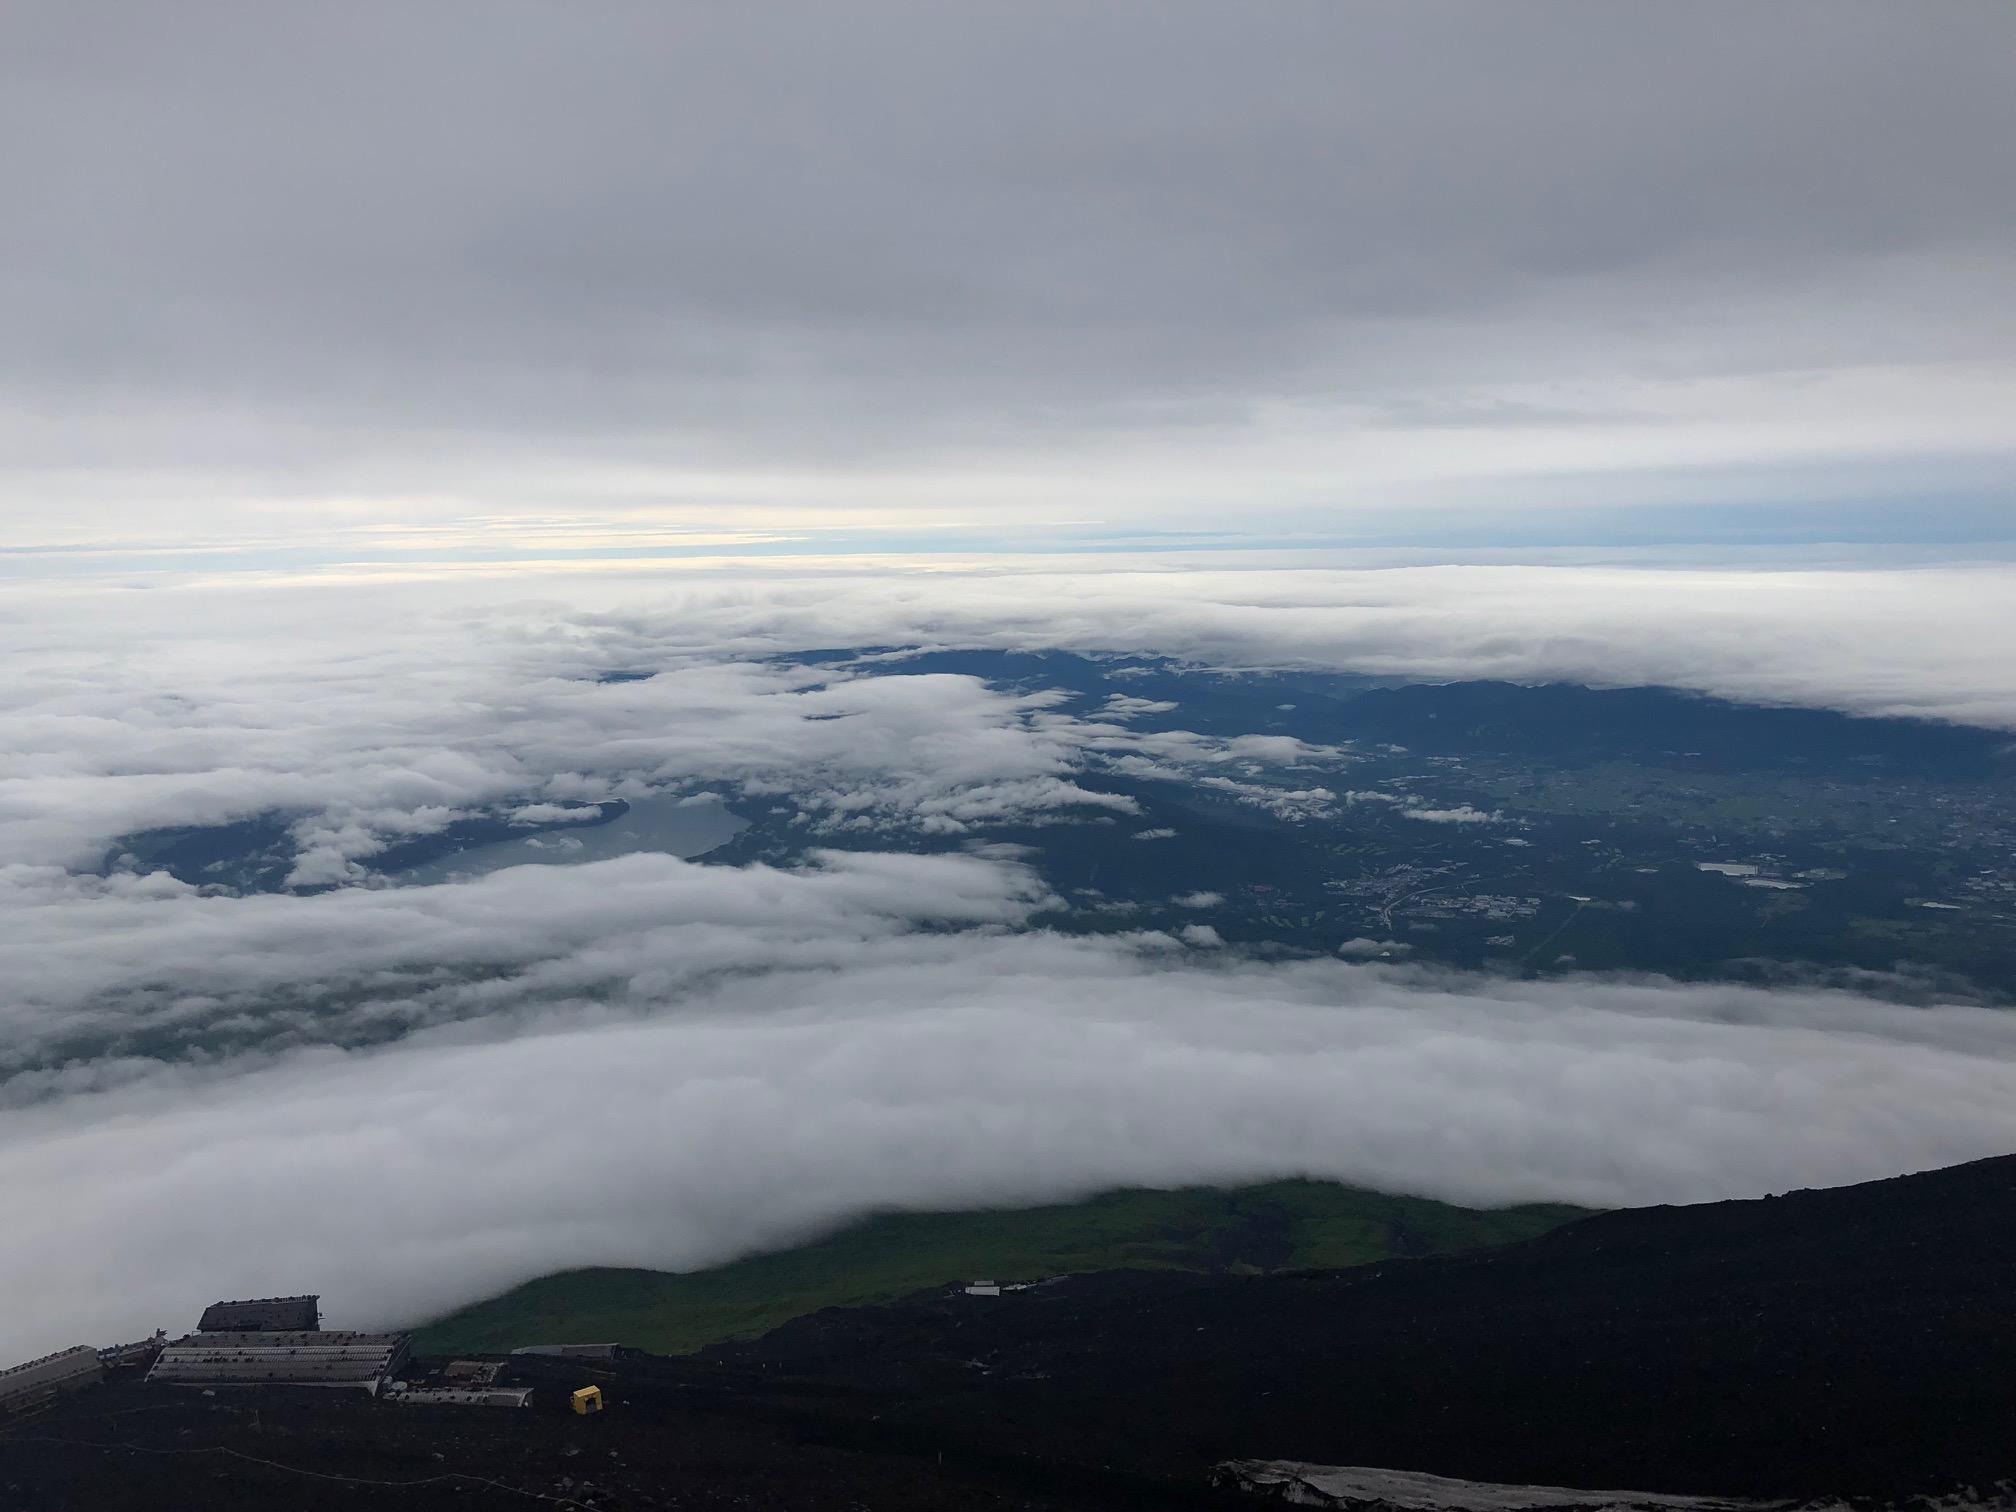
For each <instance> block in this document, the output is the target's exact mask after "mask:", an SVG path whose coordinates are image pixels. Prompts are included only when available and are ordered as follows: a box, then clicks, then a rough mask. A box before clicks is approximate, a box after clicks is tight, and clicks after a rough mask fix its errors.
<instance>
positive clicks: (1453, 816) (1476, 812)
mask: <svg viewBox="0 0 2016 1512" xmlns="http://www.w3.org/2000/svg"><path fill="white" fill-rule="evenodd" d="M1395 812H1397V813H1398V814H1399V815H1400V817H1401V818H1402V819H1421V820H1425V821H1426V822H1428V823H1430V824H1498V823H1501V822H1503V820H1504V817H1505V816H1504V815H1502V814H1500V813H1497V812H1495V811H1493V812H1490V813H1486V812H1485V811H1484V810H1483V809H1480V808H1472V807H1471V806H1470V805H1469V804H1467V803H1459V804H1457V805H1456V807H1454V808H1440V809H1438V808H1415V807H1412V806H1409V807H1407V808H1403V809H1398V810H1395Z"/></svg>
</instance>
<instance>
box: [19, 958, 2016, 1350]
mask: <svg viewBox="0 0 2016 1512" xmlns="http://www.w3.org/2000/svg"><path fill="white" fill-rule="evenodd" d="M951 943H953V944H954V945H955V946H956V949H954V950H952V951H951V952H949V953H947V954H946V955H944V956H942V957H940V958H937V959H931V960H916V959H909V958H906V957H905V956H904V955H903V953H901V952H900V951H899V952H890V953H888V954H887V955H886V956H885V955H883V954H882V953H880V952H879V951H878V950H876V949H867V950H864V951H862V952H861V953H860V954H859V956H858V957H857V959H856V960H855V962H854V964H852V965H851V966H850V967H849V968H847V969H846V970H844V971H827V972H820V973H791V972H781V973H776V974H769V975H757V976H748V977H743V978H739V979H733V980H727V981H722V982H720V983H718V984H717V985H716V986H715V987H713V988H712V989H711V990H709V991H705V992H700V993H694V994H688V995H687V996H686V998H685V999H684V1001H683V1002H682V1004H681V1005H680V1009H679V1011H678V1012H677V1013H676V1014H671V1015H666V1016H652V1015H648V1014H647V1015H645V1016H641V1017H639V1018H637V1019H635V1020H633V1021H630V1022H623V1023H613V1024H605V1025H604V1026H602V1027H599V1028H592V1029H581V1028H579V1027H573V1028H572V1029H571V1030H568V1029H566V1028H565V1027H564V1026H567V1025H569V1024H570V1023H574V1024H578V1021H570V1020H569V1019H568V1018H567V1016H566V1009H565V1006H564V1005H561V1006H556V1008H555V1010H554V1013H555V1017H554V1020H553V1023H554V1025H555V1027H556V1030H559V1031H560V1032H551V1033H534V1034H521V1035H520V1036H519V1037H516V1038H513V1039H509V1040H505V1041H498V1042H486V1043H477V1044H451V1045H434V1046H427V1047H423V1048H417V1049H416V1048H405V1049H401V1050H397V1051H393V1052H389V1053H348V1054H346V1053H339V1052H334V1051H327V1050H324V1051H317V1052H310V1053H304V1054H302V1055H300V1056H298V1057H296V1058H294V1059H291V1060H289V1061H287V1062H285V1063H282V1064H278V1065H271V1066H268V1067H266V1068H265V1069H262V1070H259V1071H257V1072H253V1073H250V1074H246V1075H242V1076H238V1077H235V1078H230V1079H228V1080H222V1081H220V1080H216V1079H213V1078H209V1077H204V1076H195V1075H191V1074H190V1073H187V1072H182V1071H177V1070H173V1069H164V1070H162V1071H160V1072H159V1073H158V1074H157V1075H156V1076H155V1077H153V1078H152V1079H150V1080H148V1081H145V1082H142V1083H139V1084H135V1085H131V1086H127V1087H125V1088H122V1089H120V1090H118V1091H116V1092H112V1093H104V1094H98V1095H94V1096H85V1097H77V1098H71V1099H67V1100H63V1101H60V1102H57V1103H54V1104H51V1105H47V1106H44V1107H40V1108H35V1109H29V1110H17V1111H15V1112H12V1113H8V1114H4V1115H0V1192H4V1193H5V1194H6V1197H7V1202H8V1208H9V1211H10V1213H11V1214H13V1215H14V1216H13V1218H12V1220H11V1221H10V1222H9V1224H8V1225H7V1229H6V1232H5V1234H4V1236H0V1293H4V1294H5V1295H7V1296H10V1297H17V1298H20V1297H33V1298H34V1299H35V1305H34V1306H33V1307H32V1308H20V1309H10V1310H9V1313H8V1315H7V1317H6V1318H5V1320H4V1328H5V1331H4V1333H0V1353H5V1352H8V1351H12V1352H13V1353H15V1354H21V1353H25V1352H31V1351H33V1350H35V1349H37V1348H40V1347H42V1346H45V1345H46V1346H55V1345H60V1344H64V1343H68V1342H71V1341H73V1340H74V1339H76V1338H96V1337H105V1338H109V1337H111V1336H112V1335H114V1334H120V1335H124V1334H128V1333H131V1332H133V1331H134V1330H136V1329H146V1328H151V1327H154V1326H157V1325H166V1326H170V1327H180V1326H183V1325H184V1324H186V1323H187V1322H188V1321H189V1320H190V1319H191V1318H192V1317H193V1316H194V1312H195V1310H196V1308H197V1307H199V1306H200V1305H201V1304H202V1303H205V1302H208V1301H212V1300H215V1298H217V1297H219V1296H233V1295H245V1294H248V1293H259V1292H265V1291H270V1290H275V1289H278V1290H292V1289H295V1288H302V1289H311V1290H320V1291H322V1292H324V1293H325V1294H326V1296H327V1299H328V1300H327V1306H328V1310H329V1314H330V1317H331V1319H332V1321H334V1322H340V1323H345V1324H379V1323H392V1322H400V1321H411V1320H414V1319H416V1318H419V1317H421V1316H424V1315H427V1314H430V1313H434V1312H436V1311H438V1310H441V1309H445V1308H447V1307H450V1306H452V1305H454V1304H456V1303H458V1302H462V1301H466V1300H469V1299H472V1298H474V1297H476V1296H479V1295H483V1294H486V1293H488V1292H491V1291H493V1290H495V1289H498V1288H501V1287H503V1286H505V1285H508V1284H510V1283H512V1282H514V1281H517V1280H520V1279H523V1278H525V1277H528V1276H531V1275H534V1274H538V1273H541V1272H544V1271H547V1270H552V1269H556V1268H560V1267H565V1266H577V1265H593V1264H615V1265H649V1266H664V1267H686V1266H696V1265H704V1264H707V1263H710V1262H714V1261H719V1260H723V1259H726V1258H728V1257H730V1256H732V1255H735V1254H738V1253H742V1252H745V1251H747V1250H749V1249H751V1248H753V1247H759V1246H763V1245H774V1244H778V1243H782V1242H787V1241H789V1240H791V1239H793V1238H796V1237H799V1236H802V1235H805V1234H807V1233H810V1232H813V1231H815V1230H817V1229H818V1228H820V1227H821V1226H822V1225H827V1224H830V1223H832V1222H835V1221H838V1220H840V1219H842V1218H844V1217H846V1216H848V1215H850V1214H855V1213H859V1212H862V1211H864V1210H867V1209H870V1208H873V1207H877V1206H885V1205H898V1206H933V1205H945V1206H959V1205H975V1204H986V1203H1012V1202H1033V1201H1042V1200H1049V1199H1055V1198H1060V1197H1066V1196H1069V1195H1071V1194H1073V1193H1079V1192H1086V1191H1090V1190H1094V1189H1097V1188H1100V1187H1104V1186H1109V1185H1113V1184H1117V1183H1149V1184H1181V1183H1187V1182H1200V1181H1205V1182H1235V1181H1242V1180H1249V1179H1255V1178H1260V1177H1268V1176H1278V1175H1282V1174H1287V1173H1291V1172H1301V1173H1307V1174H1310V1175H1316V1176H1326V1177H1336V1178H1340V1179H1343V1180H1348V1181H1354V1182H1362V1183H1366V1184H1370V1185H1373V1186H1378V1187H1383V1188H1387V1189H1392V1190H1400V1191H1408V1192H1419V1193H1428V1194H1433V1195H1437V1196H1442V1197H1446V1198H1451V1199H1454V1200H1457V1201H1463V1202H1471V1203H1503V1202H1512V1201H1520V1200H1529V1199H1541V1198H1555V1199H1568V1200H1573V1201H1579V1202H1586V1203H1594V1204H1623V1203H1641V1202H1662V1201H1663V1202H1688V1201H1700V1200H1706V1199H1711V1198H1720V1197H1731V1196H1743V1195H1754V1194H1758V1193H1762V1192H1766V1191H1773V1190H1783V1189H1786V1188H1791V1187H1797V1186H1803V1185H1815V1184H1829V1183H1838V1182H1847V1181H1854V1180H1858V1179H1864V1178H1873V1177H1879V1176H1887V1175H1891V1174H1895V1173H1897V1172H1900V1171H1907V1170H1912V1169H1918V1168H1925V1167H1931V1166H1936V1165H1940V1164H1944V1163H1948V1162H1952V1161H1958V1160H1963V1159H1967V1158H1970V1157H1975V1156H1982V1155H1989V1154H1995V1153H2001V1152H2004V1151H2007V1150H2010V1149H2012V1148H2016V1019H2012V1018H2010V1017H2009V1016H2007V1015H2000V1014H1996V1013H1992V1012H1986V1011H1980V1010H1969V1009H1938V1010H1923V1009H1917V1010H1908V1009H1900V1008H1894V1007H1889V1006H1886V1005H1881V1004H1875V1003H1870V1002H1865V1001H1860V1000H1856V999H1852V998H1847V997H1843V996H1838V995H1829V994H1801V993H1767V992H1759V991H1748V990H1742V989H1734V988H1705V987H1675V986H1670V985H1666V986H1662V985H1656V984H1652V985H1628V984H1615V983H1607V984H1606V983H1596V982H1587V983H1556V984H1508V983H1501V982H1491V981H1484V980H1477V979H1445V980H1438V979H1434V978H1429V977H1414V976H1409V975H1406V974H1395V973H1393V972H1391V971H1390V970H1389V971H1382V970H1381V969H1380V968H1376V967H1364V966H1352V965H1347V964H1344V963H1334V962H1321V963H1307V964H1302V965H1296V966H1271V967H1270V966H1261V965H1255V964H1251V963H1234V964H1231V965H1228V966H1224V967H1220V968H1217V969H1212V968H1208V967H1201V966H1197V965H1194V964H1191V962H1193V961H1195V960H1196V959H1198V958H1197V957H1195V956H1191V955H1189V954H1188V953H1187V952H1182V951H1181V949H1180V947H1176V946H1174V945H1173V943H1171V942H1167V941H1164V940H1161V939H1160V938H1159V937H1149V938H1142V939H1136V940H1131V941H1130V940H1111V939H1107V940H1082V939H1079V940H1067V939H1061V938H1057V937H1052V936H1048V935H1043V934H1020V935H1012V936H995V937H985V936H978V937H976V936H961V937H956V938H954V939H953V940H952V942H951ZM1178 956H1181V957H1182V958H1183V959H1182V960H1181V962H1180V963H1178V962H1177V961H1176V960H1174V959H1172V958H1174V957H1178ZM1212 959H1216V957H1212Z"/></svg>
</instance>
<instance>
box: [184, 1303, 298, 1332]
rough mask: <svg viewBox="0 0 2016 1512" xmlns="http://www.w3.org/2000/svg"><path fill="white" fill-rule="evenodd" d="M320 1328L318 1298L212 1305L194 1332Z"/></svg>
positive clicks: (205, 1311) (274, 1330)
mask: <svg viewBox="0 0 2016 1512" xmlns="http://www.w3.org/2000/svg"><path fill="white" fill-rule="evenodd" d="M321 1326H322V1299H321V1298H320V1297H258V1298H254V1299H253V1300H252V1301H250V1302H212V1303H211V1304H210V1305H209V1306H208V1307H206V1308H204V1309H203V1320H202V1321H201V1322H200V1323H198V1324H197V1325H196V1328H197V1331H198V1332H199V1333H313V1332H314V1331H315V1330H316V1329H318V1328H320V1327H321Z"/></svg>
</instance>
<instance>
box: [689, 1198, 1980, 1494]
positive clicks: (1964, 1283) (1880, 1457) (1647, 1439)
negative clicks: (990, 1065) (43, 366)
mask: <svg viewBox="0 0 2016 1512" xmlns="http://www.w3.org/2000/svg"><path fill="white" fill-rule="evenodd" d="M710 1354H711V1355H712V1356H714V1357H716V1358H719V1359H720V1360H721V1361H722V1362H723V1363H724V1364H725V1363H729V1362H736V1363H743V1364H756V1363H759V1362H760V1363H762V1364H764V1365H765V1366H766V1367H767V1368H768V1369H769V1370H770V1371H772V1372H775V1374H774V1376H773V1379H775V1380H776V1381H777V1388H776V1389H777V1390H778V1391H779V1392H780V1393H782V1394H787V1395H788V1393H789V1391H790V1387H789V1385H788V1384H787V1379H786V1378H787V1377H788V1378H794V1379H796V1380H797V1381H800V1382H803V1383H804V1384H805V1386H806V1387H807V1389H808V1391H809V1390H811V1389H815V1388H825V1389H834V1388H837V1389H839V1390H841V1391H844V1393H845V1395H846V1396H847V1397H848V1398H851V1399H853V1400H854V1401H856V1402H857V1403H858V1404H859V1405H860V1408H861V1410H862V1411H863V1412H872V1413H876V1414H880V1415H881V1419H882V1421H883V1422H884V1423H885V1425H891V1426H895V1425H902V1426H905V1427H909V1428H915V1429H918V1430H924V1431H928V1432H931V1433H939V1434H944V1435H947V1436H949V1437H950V1438H951V1439H953V1440H955V1441H957V1440H965V1441H968V1442H972V1443H974V1444H976V1445H984V1446H988V1447H992V1448H995V1449H1002V1450H1012V1451H1017V1452H1022V1453H1029V1454H1036V1455H1043V1456H1056V1457H1061V1458H1065V1459H1071V1460H1078V1461H1082V1462H1089V1463H1092V1464H1112V1465H1114V1466H1115V1467H1125V1468H1129V1469H1133V1470H1136V1471H1140V1472H1145V1473H1147V1474H1150V1475H1155V1476H1174V1477H1178V1478H1184V1477H1189V1476H1195V1475H1198V1474H1200V1473H1201V1472H1202V1471H1203V1470H1204V1468H1205V1467H1206V1466H1207V1465H1208V1464H1209V1463H1210V1462H1212V1461H1214V1460H1218V1459H1222V1458H1228V1457H1235V1456H1237V1457H1270V1458H1271V1457H1280V1458H1292V1459H1301V1460H1310V1461H1316V1462H1321V1463H1329V1464H1370V1465H1385V1466H1392V1467H1399V1468H1405V1469H1415V1470H1424V1471H1430V1472H1434V1473H1437V1474H1443V1475H1455V1476H1466V1477H1474V1478H1478V1479H1489V1480H1511V1481H1532V1482H1546V1483H1552V1484H1557V1485H1562V1484H1565V1485H1578V1486H1618V1485H1622V1486H1635V1487H1640V1488H1648V1489H1657V1490H1676V1491H1677V1490H1695V1491H1703V1492H1726V1493H1739V1494H1740V1493H1750V1494H1794V1495H1808V1494H1813V1495H1817V1494H1824V1493H1845V1494H1853V1493H1867V1494H1896V1493H1904V1492H1909V1491H1923V1490H1929V1489H1937V1488H1941V1487H1944V1486H1947V1485H1950V1484H1952V1483H1954V1482H1972V1483H1974V1484H1977V1485H1980V1486H1983V1487H1984V1488H1985V1487H1986V1486H1987V1485H1988V1484H1989V1483H1991V1482H1993V1481H1995V1480H1998V1479H2001V1478H2005V1477H2016V1158H2005V1159H1997V1160H1989V1161H1981V1162H1977V1163H1975V1164H1972V1165H1967V1166H1961V1167H1956V1168H1954V1169H1951V1170H1946V1171H1940V1172H1934V1173H1931V1174H1927V1175H1921V1176H1911V1177H1904V1178H1900V1179H1897V1180H1893V1181H1883V1182H1875V1183H1870V1184H1867V1185H1863V1186H1857V1187H1848V1188H1840V1189H1834V1190H1829V1191H1817V1192H1797V1193H1793V1194H1790V1195H1787V1196H1784V1197H1779V1198H1772V1199H1766V1200H1763V1201H1757V1202H1740V1203H1720V1204H1712V1205H1705V1206H1698V1207H1687V1208H1652V1209H1641V1210H1636V1211H1630V1212H1622V1213H1615V1214H1608V1215H1604V1216H1600V1217H1594V1218H1590V1219H1586V1220H1584V1221H1582V1222H1580V1223H1576V1224H1573V1225H1570V1226H1569V1227H1567V1228H1565V1229H1561V1230H1559V1231H1557V1232H1556V1233H1554V1234H1551V1235H1548V1236H1546V1237H1544V1238H1541V1239H1538V1240H1534V1241H1531V1242H1529V1243H1526V1244H1522V1245H1516V1246H1512V1247H1510V1248H1507V1249H1502V1250H1497V1251H1491V1252H1487V1253H1485V1254H1483V1255H1479V1256H1476V1257H1469V1258H1457V1259H1446V1260H1415V1261H1400V1262H1392V1263H1387V1264H1383V1265H1378V1266H1371V1267H1364V1268H1360V1269H1356V1270H1350V1271H1335V1272H1320V1273H1303V1274H1299V1275H1293V1276H1270V1277H1258V1278H1245V1279H1240V1278H1230V1277H1208V1276H1171V1275H1151V1274H1144V1273H1115V1274H1109V1275H1103V1276H1090V1277H1084V1278H1080V1279H1077V1280H1073V1281H1069V1282H1064V1283H1059V1284H1058V1285H1055V1286H1053V1287H1046V1288H1042V1289H1039V1290H1035V1291H1031V1292H1024V1293H1018V1294H1012V1295H1010V1296H1007V1297H1003V1298H1001V1299H999V1300H994V1299H982V1298H969V1297H965V1296H957V1297H952V1298H942V1299H935V1300H929V1301H915V1302H911V1303H908V1304H903V1305H899V1306H895V1307H890V1308H883V1309H870V1310H860V1311H853V1312H837V1311H836V1312H827V1313H821V1314H818V1315H816V1316H814V1317H810V1318H806V1319H801V1320H799V1321H798V1322H796V1323H792V1324H789V1325H787V1326H786V1327H784V1328H782V1329H779V1330H778V1331H777V1332H775V1333H774V1334H771V1335H770V1336H768V1337H767V1338H765V1339H763V1340H760V1341H758V1342H756V1343H754V1344H751V1345H743V1346H724V1347H723V1348H721V1349H719V1350H715V1351H710ZM836 1410H837V1407H836Z"/></svg>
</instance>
